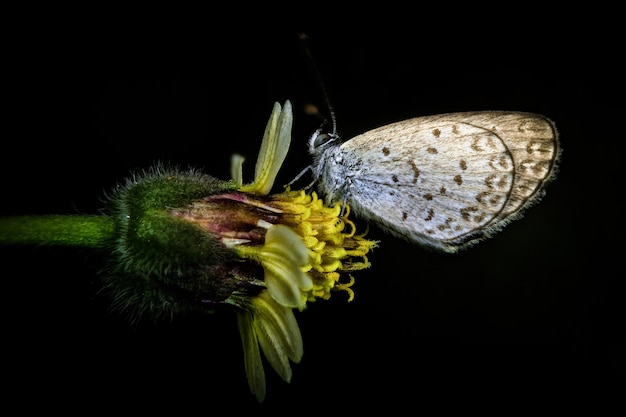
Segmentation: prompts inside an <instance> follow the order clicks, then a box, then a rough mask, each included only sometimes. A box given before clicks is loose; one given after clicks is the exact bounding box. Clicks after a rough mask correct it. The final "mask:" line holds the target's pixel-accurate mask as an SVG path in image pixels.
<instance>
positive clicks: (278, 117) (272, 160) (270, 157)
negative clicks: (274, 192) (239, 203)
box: [239, 100, 293, 194]
mask: <svg viewBox="0 0 626 417" xmlns="http://www.w3.org/2000/svg"><path fill="white" fill-rule="evenodd" d="M292 125H293V114H292V109H291V102H290V101H289V100H287V101H286V102H285V106H284V108H283V109H281V106H280V104H279V103H274V109H273V110H272V114H271V115H270V119H269V121H268V122H267V126H266V128H265V134H264V135H263V142H262V143H261V150H260V152H259V156H258V158H257V163H256V167H255V175H254V182H253V183H252V184H249V185H244V186H242V187H240V188H239V189H240V190H241V191H244V192H251V193H260V194H269V192H270V191H271V189H272V187H273V186H274V180H275V179H276V175H277V174H278V170H279V169H280V167H281V166H282V164H283V161H284V160H285V157H286V156H287V151H288V150H289V145H290V144H291V127H292Z"/></svg>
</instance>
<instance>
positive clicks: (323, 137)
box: [313, 133, 331, 148]
mask: <svg viewBox="0 0 626 417" xmlns="http://www.w3.org/2000/svg"><path fill="white" fill-rule="evenodd" d="M330 139H331V138H330V135H329V134H328V133H320V134H318V135H316V136H315V138H313V147H314V148H319V147H320V146H323V145H324V144H325V143H327V142H328V141H329V140H330Z"/></svg>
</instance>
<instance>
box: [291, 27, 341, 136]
mask: <svg viewBox="0 0 626 417" xmlns="http://www.w3.org/2000/svg"><path fill="white" fill-rule="evenodd" d="M298 37H299V38H300V41H302V45H303V48H304V51H305V52H306V55H307V57H308V58H309V61H311V66H312V67H313V70H314V71H315V76H316V78H317V81H318V83H319V85H320V88H321V89H322V94H323V95H324V100H325V101H326V107H328V112H329V113H330V121H331V124H332V133H331V135H332V136H337V119H336V117H335V109H334V108H333V106H332V104H331V103H330V96H329V95H328V90H327V89H326V85H325V84H324V80H323V78H322V74H321V72H320V70H319V67H318V66H317V64H316V62H315V59H314V58H313V54H312V53H311V49H310V48H309V45H308V40H309V36H308V35H307V34H305V33H299V34H298Z"/></svg>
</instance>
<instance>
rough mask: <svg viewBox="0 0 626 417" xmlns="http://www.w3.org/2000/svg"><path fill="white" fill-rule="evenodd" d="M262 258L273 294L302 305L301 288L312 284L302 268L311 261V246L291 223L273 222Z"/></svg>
mask: <svg viewBox="0 0 626 417" xmlns="http://www.w3.org/2000/svg"><path fill="white" fill-rule="evenodd" d="M261 252H262V254H261V257H260V262H261V265H262V266H263V269H264V271H265V285H266V286H267V289H268V291H269V293H270V295H271V296H272V297H273V298H274V299H275V300H276V301H278V302H279V303H280V304H282V305H283V306H286V307H296V308H299V309H302V308H303V307H304V305H305V302H306V297H305V296H304V295H303V294H302V292H301V291H308V290H310V289H311V288H312V287H313V281H312V280H311V277H309V276H308V275H307V274H306V273H305V272H303V270H302V268H303V267H305V266H306V265H307V264H308V263H309V250H308V249H307V248H306V246H305V245H304V243H303V242H302V240H301V239H300V237H299V236H298V235H297V234H296V233H295V232H294V231H293V230H291V229H290V228H289V227H287V226H284V225H280V224H278V225H274V226H272V227H270V228H269V229H268V231H267V234H266V235H265V245H263V248H262V249H261Z"/></svg>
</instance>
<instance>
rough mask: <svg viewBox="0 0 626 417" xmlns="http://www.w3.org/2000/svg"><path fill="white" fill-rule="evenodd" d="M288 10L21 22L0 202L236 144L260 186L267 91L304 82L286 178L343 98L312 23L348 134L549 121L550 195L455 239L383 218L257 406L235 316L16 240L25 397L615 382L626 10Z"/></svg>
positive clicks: (11, 300)
mask: <svg viewBox="0 0 626 417" xmlns="http://www.w3.org/2000/svg"><path fill="white" fill-rule="evenodd" d="M306 7H307V8H308V7H310V8H313V7H314V5H313V4H307V5H306ZM279 9H280V8H276V10H266V12H268V11H269V12H270V13H268V16H270V17H267V18H266V17H265V14H259V15H257V14H256V12H254V11H251V10H247V9H246V8H245V7H243V6H242V10H241V11H240V12H241V13H244V12H245V14H246V15H249V16H251V17H250V18H253V19H255V22H256V23H255V24H254V25H252V26H250V25H247V24H245V23H244V22H243V20H242V19H243V17H241V18H240V17H238V16H239V12H237V14H233V15H228V14H223V13H225V12H220V13H219V14H210V13H209V14H205V13H200V12H199V11H195V10H188V11H184V12H182V13H175V14H170V13H169V11H168V10H161V11H160V12H159V13H155V14H153V12H149V11H142V12H141V13H137V12H133V13H130V12H129V11H125V10H118V11H113V13H110V12H111V11H109V12H108V13H104V11H98V12H96V11H93V12H92V11H90V12H88V13H87V12H84V13H83V12H80V17H79V18H71V17H69V16H71V13H69V12H70V10H67V11H59V10H55V11H50V14H48V13H47V12H45V11H44V12H43V13H42V14H41V15H38V16H37V17H36V18H33V17H32V15H29V14H26V15H21V17H20V18H19V19H17V21H18V22H20V23H19V24H16V27H15V30H14V31H12V33H11V36H10V37H9V38H7V40H6V41H7V42H6V44H7V48H6V50H5V52H4V59H3V61H4V64H3V67H4V70H5V71H7V73H5V76H4V78H3V91H4V93H3V97H2V100H3V101H4V105H5V110H4V113H3V114H4V117H3V120H4V126H5V133H4V140H3V145H2V149H3V151H2V167H1V168H2V172H1V173H2V187H3V190H2V204H1V208H0V210H1V214H3V215H14V214H47V213H64V214H66V213H98V210H99V209H100V208H101V207H102V205H103V203H102V197H103V195H104V193H105V192H106V191H107V190H110V189H111V188H112V187H113V186H114V185H115V184H116V183H117V182H120V181H123V179H124V178H125V177H126V176H127V175H128V174H129V173H130V172H131V171H132V170H136V169H144V168H147V167H149V166H150V165H151V164H152V163H154V162H155V161H157V160H161V161H169V162H173V163H179V164H182V165H187V164H188V165H191V166H195V167H199V168H202V169H203V170H204V171H205V172H207V173H209V174H212V175H214V176H216V177H220V178H224V179H226V178H228V177H229V176H230V171H229V163H230V156H231V155H232V154H233V153H235V152H238V153H241V154H243V155H244V156H246V158H247V164H246V165H245V167H246V168H247V172H246V175H247V178H248V179H251V178H252V172H253V171H252V170H253V167H254V161H255V160H256V155H257V151H258V147H259V145H260V141H261V138H262V135H263V130H264V128H265V124H266V122H267V119H268V117H269V114H270V112H271V109H272V105H273V103H274V102H275V101H279V102H284V101H285V100H287V99H289V100H291V101H292V103H293V104H294V129H293V143H292V148H291V150H290V153H289V154H288V156H287V160H286V162H285V164H284V166H283V168H282V170H281V172H280V174H279V179H278V181H277V183H276V184H277V185H280V184H282V183H286V182H287V181H289V180H290V179H291V178H293V176H294V175H296V174H297V173H298V172H299V171H300V170H301V169H302V168H304V167H305V166H306V165H307V164H308V163H309V161H310V159H309V157H308V155H307V152H306V141H307V139H308V137H309V135H310V134H311V133H312V132H313V130H315V129H316V128H317V127H318V125H319V121H318V119H316V118H314V117H311V116H309V115H307V114H305V112H304V110H303V108H304V105H305V104H307V103H313V104H316V105H317V106H318V107H319V108H320V109H321V111H322V112H325V111H326V107H325V102H324V98H323V95H322V94H321V88H320V83H319V80H318V79H317V78H316V75H315V72H314V71H313V69H312V68H313V67H312V64H311V62H310V61H309V60H308V58H307V56H306V54H305V53H304V49H303V47H302V44H301V43H300V41H299V40H298V37H297V33H298V32H300V31H304V32H306V33H308V34H309V36H310V43H309V45H310V47H311V51H312V54H313V56H314V59H315V63H316V65H317V66H318V67H319V70H320V73H321V75H322V79H323V82H324V83H325V85H326V87H327V88H328V91H329V96H330V100H331V102H332V105H333V106H334V109H335V111H336V116H337V122H338V127H339V130H340V132H341V133H342V134H343V136H344V137H346V138H348V137H351V136H353V135H355V134H358V133H360V132H363V131H365V130H368V129H371V128H373V127H377V126H379V125H382V124H385V123H389V122H392V121H396V120H400V119H404V118H408V117H413V116H418V115H426V114H435V113H444V112H455V111H465V110H522V111H531V112H536V113H541V114H544V115H546V116H548V117H549V118H551V119H552V120H554V121H555V122H556V125H557V128H558V129H559V132H560V137H561V142H562V147H563V149H564V153H563V157H562V162H561V168H560V172H559V175H558V178H557V180H556V181H555V182H554V183H553V184H551V185H550V186H549V188H548V192H547V195H546V197H545V198H544V199H543V201H542V202H541V203H540V204H538V205H537V206H535V207H533V208H531V209H530V210H529V211H528V212H527V214H526V216H525V217H524V218H523V219H522V220H521V221H517V222H514V223H512V224H511V225H509V226H508V227H507V228H506V229H505V230H504V231H503V232H501V233H500V234H498V235H497V236H496V237H494V238H492V239H490V240H488V241H485V242H483V243H481V244H480V245H478V246H476V247H474V248H471V249H470V250H467V251H465V252H462V253H460V254H458V255H454V256H450V255H441V254H433V253H430V252H427V251H424V250H422V249H420V248H419V247H415V246H412V245H410V244H407V243H405V242H403V241H400V240H398V239H395V238H392V237H390V236H387V235H384V234H383V233H381V232H380V231H379V230H377V229H375V228H372V229H371V231H370V234H369V237H370V238H372V239H380V240H381V244H380V247H379V248H378V249H376V250H375V251H374V252H372V253H371V256H370V260H371V262H372V267H371V268H370V269H369V270H366V271H359V272H357V273H355V274H354V277H355V278H356V284H355V286H354V287H353V288H354V290H355V292H356V297H355V299H354V301H353V302H351V303H347V302H346V300H345V297H343V295H342V294H337V295H336V296H334V297H333V298H331V300H329V301H323V300H322V301H318V302H316V303H314V304H310V305H309V308H308V309H307V310H306V311H304V312H302V313H296V316H297V319H298V322H299V324H300V328H301V331H302V334H303V340H304V349H305V353H304V357H303V359H302V361H301V363H300V364H298V365H294V366H293V371H294V376H293V381H292V382H291V384H286V383H284V382H283V381H282V380H280V379H279V378H278V377H277V376H276V375H275V374H274V373H273V371H272V370H271V368H270V367H269V366H268V365H266V374H267V384H268V393H267V399H266V401H265V403H264V404H262V405H258V404H257V403H256V400H255V399H254V397H253V396H252V395H251V394H250V393H249V390H248V387H247V383H246V379H245V373H244V370H243V358H242V352H241V343H240V339H239V334H238V331H237V325H236V320H235V317H234V315H231V314H227V313H226V312H224V313H220V314H216V315H213V316H209V317H196V316H192V317H188V316H184V317H176V318H174V319H173V321H171V322H169V321H166V322H157V323H152V322H142V323H139V324H138V325H131V324H129V323H128V322H127V321H126V320H125V319H124V318H123V317H119V316H117V315H116V314H113V313H111V312H110V311H109V305H108V300H107V299H106V298H105V297H103V296H101V295H100V294H98V290H99V288H100V286H99V285H100V283H99V281H98V278H97V271H98V269H99V268H100V267H101V266H102V261H103V257H102V256H101V254H99V253H97V252H96V251H92V250H87V249H67V248H42V247H36V248H32V247H27V248H2V251H1V252H0V260H1V262H2V268H3V271H4V272H3V274H2V277H3V283H4V284H5V287H4V290H3V291H4V293H3V297H2V298H3V299H4V303H3V304H4V305H5V307H6V312H5V314H4V317H3V319H4V320H3V322H4V325H3V346H4V352H5V368H6V372H4V378H5V379H6V381H7V382H8V383H9V385H10V387H11V390H10V391H9V392H8V393H5V394H3V395H6V396H7V399H11V398H12V399H15V400H16V403H18V404H20V405H21V406H25V407H30V406H34V405H39V406H44V407H48V409H58V410H66V409H76V410H80V411H83V412H85V413H90V412H92V411H93V410H101V409H109V408H110V409H112V410H116V409H117V410H122V409H126V410H134V409H136V410H143V411H155V410H165V409H168V408H171V409H172V410H177V411H178V413H177V414H183V415H185V414H188V412H187V411H189V413H191V412H194V413H195V412H200V413H202V414H210V413H215V412H217V411H218V410H222V409H224V407H228V410H230V411H235V412H238V411H243V412H245V411H257V410H258V411H267V412H272V413H275V412H280V411H282V410H284V411H287V412H290V413H299V412H301V411H303V410H311V411H314V410H320V412H325V411H326V410H355V411H356V410H361V409H363V408H362V407H367V408H369V407H377V406H378V407H386V410H392V409H395V408H397V409H399V410H403V409H409V410H415V411H416V412H420V411H421V410H425V409H428V408H431V407H437V408H438V409H442V410H446V409H448V410H449V409H457V410H472V409H474V410H477V409H479V410H484V409H494V410H501V411H507V410H511V409H518V408H519V407H524V406H530V407H533V405H534V404H539V403H540V401H548V403H549V404H550V405H552V406H558V407H562V406H564V405H573V406H578V405H579V404H581V403H592V404H606V403H607V401H608V402H610V401H612V400H614V399H616V398H617V394H616V392H617V391H616V390H617V387H618V385H617V382H618V381H622V382H623V380H624V369H625V365H624V355H625V353H626V351H625V346H624V321H623V317H622V315H623V306H622V304H623V302H622V300H623V295H624V293H623V292H622V291H621V288H620V286H619V285H618V283H619V281H621V280H622V279H623V278H622V277H623V268H622V265H621V263H618V261H619V258H617V257H616V253H618V251H619V252H621V247H622V242H621V232H620V230H621V229H622V226H621V225H622V224H623V221H622V220H620V218H621V216H622V215H623V214H622V212H623V209H622V207H623V203H622V202H621V199H620V197H619V196H621V195H622V194H623V192H622V190H621V188H619V187H618V185H620V182H619V180H620V179H621V178H623V173H622V171H621V168H622V167H623V162H622V159H623V158H622V156H621V155H622V154H621V153H620V152H621V149H622V143H623V142H624V140H625V139H626V138H625V137H624V133H623V132H624V129H623V123H624V116H623V115H624V113H623V110H624V106H623V102H621V100H623V97H624V89H623V87H624V85H623V80H622V79H623V72H622V70H623V67H620V65H621V64H620V59H621V58H620V57H619V55H620V47H619V43H618V38H617V37H616V36H617V27H614V26H612V24H611V23H610V20H607V19H610V15H611V12H609V11H606V12H603V13H600V14H597V15H595V14H593V13H591V14H587V13H581V14H580V15H579V16H576V17H572V16H556V15H555V16H550V15H547V14H546V11H543V10H541V11H539V10H527V11H525V12H524V11H521V10H516V11H515V12H502V14H496V15H488V14H478V15H476V16H475V15H474V14H472V13H471V12H470V11H460V12H459V11H457V12H453V11H454V8H452V6H450V5H448V6H447V7H444V8H443V9H444V10H441V11H439V12H438V13H434V14H433V12H432V11H429V12H426V11H423V10H422V11H421V12H417V13H416V12H415V11H414V10H409V9H407V10H401V9H397V10H390V12H391V13H389V14H386V13H381V14H380V15H378V14H377V13H374V15H373V16H370V17H368V18H367V19H366V18H363V17H359V18H357V17H356V16H349V15H348V16H342V17H339V16H338V15H337V14H334V13H327V14H326V15H324V14H322V16H320V17H319V18H318V20H317V21H316V22H315V24H314V25H302V26H301V27H298V26H297V25H292V23H293V21H292V20H291V19H292V18H289V17H287V15H282V14H281V13H283V12H284V13H288V12H289V10H283V12H281V11H280V10H279ZM303 10H305V11H303V12H302V13H305V14H308V13H309V11H308V9H303ZM74 12H76V11H74ZM318 12H319V10H318ZM326 12H328V11H326ZM109 13H110V17H109ZM62 16H67V17H65V18H64V17H62ZM349 23H351V24H349ZM591 23H593V24H595V25H597V26H596V29H595V30H593V31H592V30H591V29H589V28H588V26H587V25H589V24H591ZM277 189H279V187H277ZM361 225H362V227H364V224H363V223H361ZM597 388H599V390H598V392H599V393H596V389H597ZM592 393H594V394H592ZM622 395H623V391H622ZM561 409H562V408H561Z"/></svg>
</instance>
